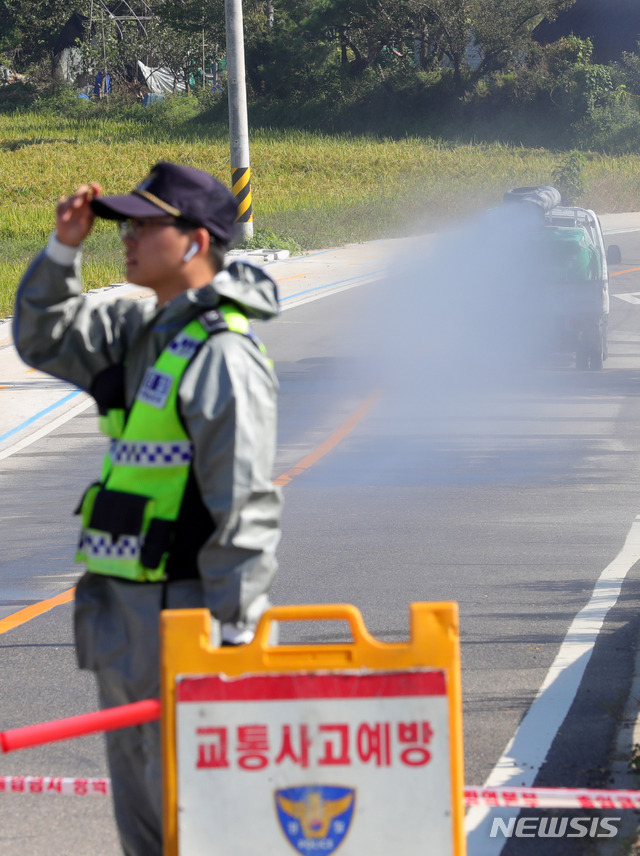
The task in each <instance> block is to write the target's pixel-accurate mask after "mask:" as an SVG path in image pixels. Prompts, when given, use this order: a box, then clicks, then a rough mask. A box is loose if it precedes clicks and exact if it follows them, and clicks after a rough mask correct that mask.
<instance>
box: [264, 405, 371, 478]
mask: <svg viewBox="0 0 640 856" xmlns="http://www.w3.org/2000/svg"><path fill="white" fill-rule="evenodd" d="M380 395H381V393H379V392H376V393H373V394H372V395H370V396H369V398H367V399H366V400H365V401H363V402H362V404H361V405H360V406H359V407H358V408H357V409H356V410H354V412H353V413H352V414H351V416H349V418H348V419H347V420H346V421H345V422H343V423H342V425H341V426H340V427H339V428H338V429H337V430H336V431H334V432H333V434H332V435H331V436H330V437H327V439H326V440H325V441H324V443H321V444H320V445H319V446H318V447H317V449H314V450H313V452H311V453H310V454H308V455H307V456H306V457H304V458H302V460H300V461H298V463H297V464H295V465H294V466H293V467H291V469H289V470H287V471H286V473H283V474H282V475H281V476H278V478H277V479H274V484H277V485H280V486H281V487H283V486H284V485H287V484H289V483H290V482H291V481H293V479H294V478H295V477H296V476H299V475H301V473H304V472H305V470H308V469H309V467H311V466H313V464H315V463H317V461H319V460H320V458H324V456H325V455H326V454H328V453H329V452H330V451H331V450H332V449H334V448H335V447H336V446H337V445H338V443H340V442H341V441H342V440H344V438H345V437H346V436H347V435H348V434H350V433H351V432H352V431H353V429H354V428H355V427H356V425H357V424H358V423H359V422H361V421H362V419H364V417H365V416H366V415H367V413H368V412H369V411H370V410H371V408H372V407H373V406H374V405H375V404H376V403H377V402H378V401H379V400H380Z"/></svg>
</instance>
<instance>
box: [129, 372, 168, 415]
mask: <svg viewBox="0 0 640 856" xmlns="http://www.w3.org/2000/svg"><path fill="white" fill-rule="evenodd" d="M172 384H173V377H172V376H171V375H170V374H167V373H166V372H159V371H158V370H157V369H155V368H153V367H151V368H148V369H147V371H146V373H145V376H144V378H143V380H142V383H141V384H140V389H139V390H138V394H137V395H136V400H137V401H141V402H142V403H143V404H150V405H151V407H156V408H157V409H158V410H162V408H163V407H164V406H165V404H166V403H167V399H168V398H169V393H170V392H171V386H172Z"/></svg>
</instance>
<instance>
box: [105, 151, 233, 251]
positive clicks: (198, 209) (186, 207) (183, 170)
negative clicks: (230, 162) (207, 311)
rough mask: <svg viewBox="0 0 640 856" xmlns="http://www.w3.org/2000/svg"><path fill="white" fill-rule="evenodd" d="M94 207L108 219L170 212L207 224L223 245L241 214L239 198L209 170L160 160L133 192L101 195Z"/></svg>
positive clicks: (194, 222) (160, 215) (172, 214)
mask: <svg viewBox="0 0 640 856" xmlns="http://www.w3.org/2000/svg"><path fill="white" fill-rule="evenodd" d="M91 208H92V210H93V212H94V214H96V215H97V216H98V217H104V218H105V219H107V220H127V219H128V218H129V217H139V218H143V217H144V218H147V217H166V216H167V214H170V215H171V216H172V217H180V218H181V219H182V220H187V221H188V222H189V223H193V225H194V226H202V227H204V228H205V229H206V230H207V232H209V233H210V234H211V235H214V236H215V237H216V238H218V239H219V240H220V241H222V242H223V243H224V244H228V243H230V242H231V239H232V238H233V235H234V230H235V221H236V217H237V215H238V203H237V201H236V198H235V196H234V195H233V193H231V191H230V190H229V189H228V188H227V187H225V186H224V184H221V183H220V182H219V181H218V180H217V179H215V178H214V177H213V176H212V175H209V173H208V172H203V171H202V170H200V169H194V168H193V167H191V166H181V165H180V164H176V163H169V162H168V161H160V163H157V164H156V165H155V166H154V167H153V168H152V169H151V172H150V173H149V175H148V176H147V177H146V178H145V179H144V181H141V182H140V184H139V185H138V186H137V187H136V188H135V189H134V190H132V191H131V193H126V194H124V195H122V196H98V197H97V198H96V199H92V200H91Z"/></svg>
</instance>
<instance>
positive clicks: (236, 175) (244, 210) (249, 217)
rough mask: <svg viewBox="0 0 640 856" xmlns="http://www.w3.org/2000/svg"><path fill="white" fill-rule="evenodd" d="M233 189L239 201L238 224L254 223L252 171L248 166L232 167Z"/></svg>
mask: <svg viewBox="0 0 640 856" xmlns="http://www.w3.org/2000/svg"><path fill="white" fill-rule="evenodd" d="M231 189H232V190H233V192H234V194H235V197H236V199H237V200H238V217H237V221H236V222H237V223H253V203H252V201H251V169H250V168H249V167H248V166H239V167H236V168H235V169H234V168H233V166H232V167H231Z"/></svg>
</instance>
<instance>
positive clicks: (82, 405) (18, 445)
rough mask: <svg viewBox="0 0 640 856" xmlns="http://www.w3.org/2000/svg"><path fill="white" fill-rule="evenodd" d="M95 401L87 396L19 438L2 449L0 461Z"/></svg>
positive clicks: (48, 432) (71, 417)
mask: <svg viewBox="0 0 640 856" xmlns="http://www.w3.org/2000/svg"><path fill="white" fill-rule="evenodd" d="M93 403H94V401H93V398H86V399H85V400H84V401H81V402H80V404H76V406H75V407H72V408H71V409H70V410H67V412H66V413H63V414H62V415H61V416H58V417H57V419H54V420H53V421H51V422H49V423H48V424H47V425H44V426H43V427H42V428H39V429H38V430H37V431H34V432H33V434H29V436H28V437H24V438H23V439H22V440H19V441H18V442H17V443H14V444H13V446H9V447H8V448H7V449H3V450H2V451H0V461H2V460H3V459H4V458H8V457H9V456H10V455H15V453H16V452H21V451H22V449H25V448H26V447H27V446H30V445H31V444H32V443H35V442H36V440H40V439H41V438H42V437H46V435H47V434H50V433H51V432H52V431H54V430H55V429H56V428H58V427H59V426H60V425H64V423H65V422H68V421H69V420H70V419H73V417H74V416H77V415H78V414H79V413H82V412H83V411H84V410H86V409H87V408H88V407H91V405H92V404H93Z"/></svg>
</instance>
